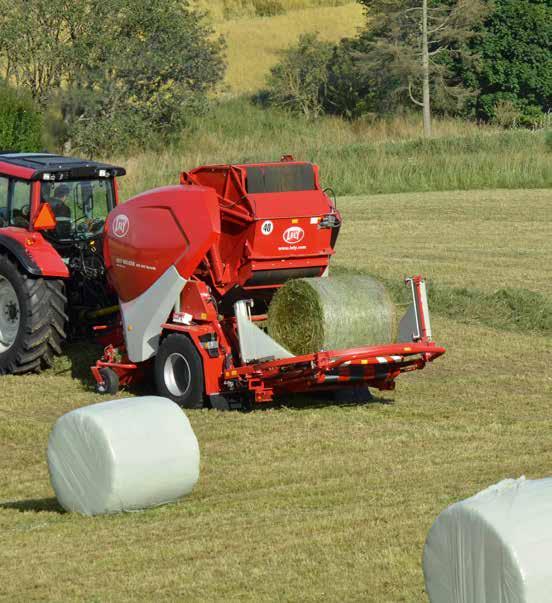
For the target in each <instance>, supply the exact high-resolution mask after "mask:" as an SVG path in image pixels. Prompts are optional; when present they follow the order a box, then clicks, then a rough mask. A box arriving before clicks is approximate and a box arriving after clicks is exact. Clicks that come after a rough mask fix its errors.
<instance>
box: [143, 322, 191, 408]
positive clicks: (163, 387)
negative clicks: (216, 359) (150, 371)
mask: <svg viewBox="0 0 552 603" xmlns="http://www.w3.org/2000/svg"><path fill="white" fill-rule="evenodd" d="M154 372H155V383H156V385H157V391H158V393H159V395H161V396H165V397H166V398H169V399H171V400H172V401H173V402H176V403H177V404H178V405H179V406H181V407H182V408H202V407H203V364H202V362H201V357H200V356H199V354H198V352H197V350H196V348H195V346H194V344H193V343H192V341H191V340H190V339H189V337H187V336H186V335H180V334H176V333H175V334H173V335H169V336H168V337H167V338H166V339H164V340H163V342H162V343H161V345H160V346H159V351H158V352H157V356H156V357H155V368H154Z"/></svg>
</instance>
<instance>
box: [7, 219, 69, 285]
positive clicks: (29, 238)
mask: <svg viewBox="0 0 552 603" xmlns="http://www.w3.org/2000/svg"><path fill="white" fill-rule="evenodd" d="M6 252H7V253H8V254H9V255H11V256H13V257H14V258H15V260H16V261H17V262H18V263H19V265H20V266H21V268H22V269H23V270H25V272H28V273H29V274H32V275H33V276H43V277H55V278H68V277H69V270H68V269H67V266H66V265H65V262H64V261H63V259H62V258H61V256H60V255H59V253H58V252H57V251H56V250H55V249H54V247H53V246H52V245H51V244H50V243H49V242H48V241H47V240H46V239H45V238H44V237H43V236H42V235H41V234H40V233H39V232H29V231H27V230H25V229H23V228H17V227H10V226H8V227H7V228H2V230H1V231H0V253H6Z"/></svg>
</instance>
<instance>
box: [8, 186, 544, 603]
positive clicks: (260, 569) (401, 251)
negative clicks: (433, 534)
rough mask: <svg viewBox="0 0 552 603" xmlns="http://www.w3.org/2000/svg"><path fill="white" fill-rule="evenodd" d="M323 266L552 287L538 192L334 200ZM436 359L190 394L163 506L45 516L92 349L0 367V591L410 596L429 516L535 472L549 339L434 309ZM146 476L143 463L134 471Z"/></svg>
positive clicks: (207, 597) (21, 594) (420, 597)
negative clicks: (375, 381) (345, 391)
mask: <svg viewBox="0 0 552 603" xmlns="http://www.w3.org/2000/svg"><path fill="white" fill-rule="evenodd" d="M338 203H339V206H340V208H341V209H342V211H343V213H344V216H345V223H344V226H343V231H342V236H341V239H340V241H339V242H338V253H337V255H336V258H335V269H336V270H340V269H341V270H343V269H355V270H358V271H361V272H369V273H376V274H379V275H380V276H382V277H383V278H385V279H388V280H397V281H399V280H400V279H401V278H402V277H403V276H404V275H405V274H407V273H412V272H417V271H423V272H424V273H426V274H427V275H429V276H430V277H431V278H432V279H433V280H434V282H436V283H439V284H441V283H443V286H450V287H456V286H466V287H468V288H471V287H476V288H479V289H481V290H483V291H489V292H490V291H492V290H494V289H495V288H500V287H503V286H507V285H512V286H516V287H523V288H527V289H530V290H534V291H538V292H540V293H542V294H543V295H545V296H547V298H550V297H552V285H551V282H552V279H551V277H552V274H551V267H552V263H551V261H550V260H551V257H552V242H551V240H550V237H549V236H547V234H549V233H550V227H551V221H552V212H551V211H550V210H549V207H550V203H552V192H551V191H550V190H532V191H526V190H518V191H500V190H495V191H484V192H476V191H472V192H460V193H459V192H442V193H431V194H396V195H378V196H364V197H344V198H340V199H339V200H338ZM433 328H434V333H435V337H436V340H437V341H438V342H439V343H441V344H444V345H445V346H446V347H447V350H448V351H447V354H446V356H445V357H443V358H441V359H439V360H437V361H436V362H435V363H434V364H433V365H430V366H428V367H427V368H426V370H424V371H421V372H419V373H417V374H410V375H404V376H403V377H401V378H400V379H399V380H398V383H397V390H396V391H395V392H391V393H385V394H383V395H378V397H377V399H376V400H375V401H374V402H373V403H369V404H364V405H329V404H324V403H322V402H318V401H316V400H313V401H311V402H310V403H307V402H302V403H297V402H295V403H291V402H288V403H287V404H286V405H284V406H279V407H278V406H276V407H271V408H267V409H262V408H260V409H258V410H256V411H254V412H251V413H249V414H243V413H237V412H234V413H222V412H216V411H211V410H202V411H189V412H188V416H189V418H190V421H191V422H192V425H193V427H194V429H195V431H196V433H197V436H198V438H199V442H200V446H201V452H202V465H201V478H200V481H199V483H198V485H197V487H196V489H195V490H194V492H193V493H192V495H191V496H190V497H188V498H187V499H184V500H182V501H181V502H179V503H178V504H174V505H170V506H165V507H161V508H158V509H153V510H148V511H145V512H140V513H130V514H124V515H118V516H111V517H96V518H86V517H81V516H77V515H72V514H66V513H62V512H61V510H60V509H59V507H58V506H57V504H56V501H55V499H54V498H53V492H52V490H51V488H50V485H49V481H48V475H47V468H46V464H45V449H46V445H47V437H48V433H49V431H50V429H51V427H52V424H53V422H54V421H55V419H56V418H57V417H58V416H60V415H61V414H62V413H64V412H66V411H68V410H70V409H72V408H76V407H78V406H81V405H84V404H90V403H94V402H98V401H100V400H102V397H101V396H98V395H96V394H93V393H91V392H90V391H89V389H88V388H89V385H90V381H89V379H88V377H87V374H86V370H85V367H86V364H87V360H89V359H91V358H93V356H94V354H93V350H91V349H89V348H87V347H86V346H78V347H77V346H73V347H72V348H70V356H69V357H65V358H62V359H60V361H59V362H58V365H57V366H56V368H55V369H54V370H51V371H49V372H48V373H46V374H43V375H36V376H34V375H32V376H26V377H10V376H9V377H2V378H1V384H2V389H1V393H0V410H1V419H0V534H1V540H0V598H2V600H5V601H32V600H48V601H60V600H85V601H119V600H144V601H145V600H148V601H149V600H186V601H212V600H250V601H274V600H291V601H299V600H305V601H314V600H318V601H322V600H323V601H352V600H363V601H374V602H378V603H379V602H387V601H389V602H397V601H405V602H409V603H410V602H413V601H426V600H427V598H426V595H425V592H424V583H423V575H422V569H421V556H422V550H423V544H424V540H425V537H426V534H427V531H428V529H429V527H430V525H431V524H432V522H433V520H434V519H435V517H436V516H437V514H438V513H439V512H440V511H441V510H442V509H443V508H445V507H446V506H447V505H449V504H450V503H452V502H454V501H457V500H459V499H461V498H464V497H467V496H470V495H471V494H473V493H475V492H477V491H479V490H480V489H482V488H484V487H486V486H487V485H489V484H491V483H494V482H497V481H498V480H501V479H503V478H506V477H517V476H519V475H522V474H525V475H526V476H527V477H530V478H539V477H543V476H547V475H550V474H552V370H551V368H550V367H551V366H552V337H551V335H550V333H549V332H547V331H533V332H528V333H523V332H520V331H519V330H517V331H514V330H510V329H508V328H501V329H500V330H497V329H492V328H489V327H486V326H484V325H483V324H482V323H480V322H478V320H477V317H475V318H474V317H473V316H472V317H470V318H469V319H468V318H467V317H465V316H462V315H458V316H457V317H455V318H450V317H444V316H442V315H440V314H438V313H434V314H433ZM144 479H145V480H146V479H147V475H144Z"/></svg>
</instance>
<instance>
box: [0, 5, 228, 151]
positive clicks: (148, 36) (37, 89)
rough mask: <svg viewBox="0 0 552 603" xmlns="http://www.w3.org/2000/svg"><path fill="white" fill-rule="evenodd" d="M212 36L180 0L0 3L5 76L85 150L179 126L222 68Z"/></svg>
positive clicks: (121, 145)
mask: <svg viewBox="0 0 552 603" xmlns="http://www.w3.org/2000/svg"><path fill="white" fill-rule="evenodd" d="M212 33H213V32H212V30H211V29H210V28H209V27H208V25H207V24H206V22H205V20H204V17H203V15H202V14H201V13H198V12H197V11H195V10H192V9H191V8H190V7H189V5H188V3H187V2H186V1H183V0H82V1H81V2H73V1H71V0H33V2H28V1H27V0H0V54H1V56H2V57H3V59H4V64H5V66H6V67H5V70H6V76H7V77H8V78H10V79H11V80H13V81H15V82H16V83H17V84H18V85H19V86H21V87H23V88H26V89H28V90H29V91H30V93H31V94H32V96H33V97H34V98H35V100H36V101H37V102H38V103H39V104H40V105H41V106H42V107H47V106H51V105H52V104H53V103H54V102H56V103H58V104H59V107H60V110H61V113H62V116H63V120H64V123H65V136H66V137H67V138H68V141H69V142H70V143H71V144H72V145H73V146H76V147H78V148H80V149H82V150H84V151H86V152H88V153H94V152H97V151H99V150H102V151H118V150H124V149H125V148H126V147H127V146H128V145H129V144H132V143H136V142H137V141H138V142H139V143H140V144H147V142H148V139H154V138H155V137H159V136H161V137H162V138H164V139H166V137H168V136H170V135H172V134H175V133H177V132H179V131H180V129H181V128H182V126H183V124H184V123H185V120H186V117H187V116H188V115H190V114H191V113H193V112H196V111H197V110H198V109H200V108H201V107H202V106H204V104H205V102H206V98H207V93H208V91H209V90H210V89H212V88H213V87H214V86H215V85H216V84H217V83H218V82H219V81H221V79H222V77H223V74H224V62H223V58H222V52H223V43H222V41H221V40H220V39H214V38H213V36H212Z"/></svg>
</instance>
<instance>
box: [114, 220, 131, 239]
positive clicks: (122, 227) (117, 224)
mask: <svg viewBox="0 0 552 603" xmlns="http://www.w3.org/2000/svg"><path fill="white" fill-rule="evenodd" d="M129 226H130V222H129V219H128V216H125V214H119V215H118V216H117V217H116V218H115V220H114V222H113V226H112V227H111V230H112V231H113V234H114V235H115V236H116V237H119V238H122V237H124V236H126V234H127V232H128V227H129Z"/></svg>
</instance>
